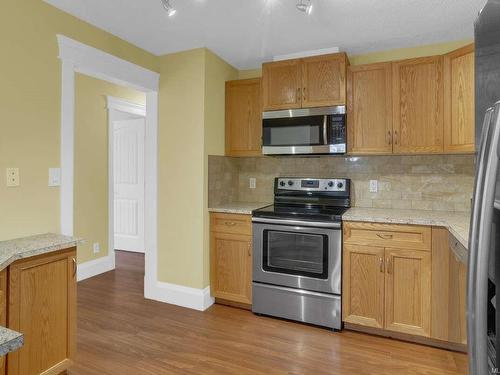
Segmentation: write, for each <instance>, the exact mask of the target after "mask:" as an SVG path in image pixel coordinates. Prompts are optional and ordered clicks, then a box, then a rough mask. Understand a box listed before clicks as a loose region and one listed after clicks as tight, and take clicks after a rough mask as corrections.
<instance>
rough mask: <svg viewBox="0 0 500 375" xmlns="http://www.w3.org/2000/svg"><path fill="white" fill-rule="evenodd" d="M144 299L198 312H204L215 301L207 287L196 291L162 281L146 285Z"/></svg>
mask: <svg viewBox="0 0 500 375" xmlns="http://www.w3.org/2000/svg"><path fill="white" fill-rule="evenodd" d="M145 298H148V299H153V300H155V301H160V302H165V303H169V304H172V305H177V306H182V307H187V308H189V309H194V310H198V311H205V310H206V309H208V308H209V307H210V306H212V305H213V304H214V302H215V299H214V298H212V297H211V296H210V287H209V286H207V287H206V288H204V289H196V288H190V287H187V286H182V285H176V284H170V283H165V282H162V281H158V282H156V283H155V284H154V285H148V288H146V290H145Z"/></svg>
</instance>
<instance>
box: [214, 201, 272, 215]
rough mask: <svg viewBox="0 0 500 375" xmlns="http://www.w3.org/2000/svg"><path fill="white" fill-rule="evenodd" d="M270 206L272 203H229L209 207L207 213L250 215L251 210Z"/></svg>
mask: <svg viewBox="0 0 500 375" xmlns="http://www.w3.org/2000/svg"><path fill="white" fill-rule="evenodd" d="M271 204H272V203H265V202H230V203H221V204H218V205H215V206H214V207H210V208H209V209H208V211H210V212H220V213H226V214H243V215H251V214H252V211H253V210H256V209H258V208H262V207H266V206H269V205H271Z"/></svg>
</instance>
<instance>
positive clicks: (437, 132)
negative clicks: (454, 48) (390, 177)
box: [392, 56, 444, 154]
mask: <svg viewBox="0 0 500 375" xmlns="http://www.w3.org/2000/svg"><path fill="white" fill-rule="evenodd" d="M392 67H393V81H392V84H393V116H394V117H393V127H394V137H393V142H394V152H395V153H401V154H406V153H439V152H443V126H444V125H443V119H444V116H443V112H444V111H443V107H444V103H443V57H442V56H430V57H421V58H416V59H409V60H403V61H397V62H393V63H392Z"/></svg>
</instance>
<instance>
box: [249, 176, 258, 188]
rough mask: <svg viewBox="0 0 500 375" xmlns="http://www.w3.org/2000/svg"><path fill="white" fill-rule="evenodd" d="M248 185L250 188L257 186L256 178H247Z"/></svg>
mask: <svg viewBox="0 0 500 375" xmlns="http://www.w3.org/2000/svg"><path fill="white" fill-rule="evenodd" d="M248 187H249V188H250V189H255V188H256V187H257V179H256V178H254V177H250V178H249V179H248Z"/></svg>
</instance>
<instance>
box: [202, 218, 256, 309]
mask: <svg viewBox="0 0 500 375" xmlns="http://www.w3.org/2000/svg"><path fill="white" fill-rule="evenodd" d="M210 225H211V232H210V237H211V238H210V291H211V293H212V296H213V297H215V298H217V299H222V300H224V301H226V302H234V303H239V304H244V305H251V304H252V236H251V228H252V221H251V216H250V215H236V214H220V213H212V214H211V221H210Z"/></svg>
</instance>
